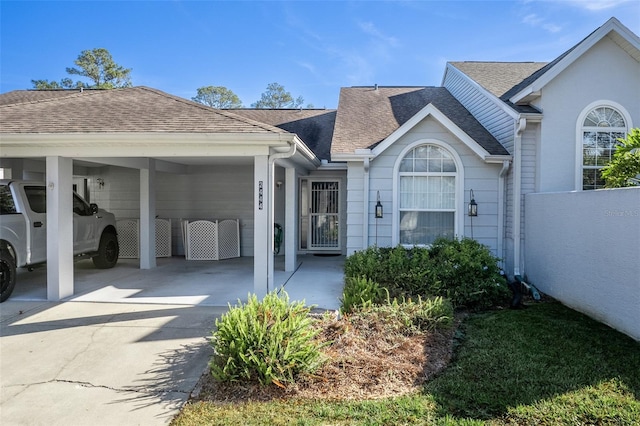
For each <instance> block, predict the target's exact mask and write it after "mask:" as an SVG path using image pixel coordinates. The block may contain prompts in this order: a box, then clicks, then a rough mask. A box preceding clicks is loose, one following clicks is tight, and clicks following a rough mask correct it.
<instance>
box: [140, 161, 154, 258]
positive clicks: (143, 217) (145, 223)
mask: <svg viewBox="0 0 640 426" xmlns="http://www.w3.org/2000/svg"><path fill="white" fill-rule="evenodd" d="M148 161H149V163H148V168H146V169H140V269H152V268H155V267H156V163H155V160H153V159H151V158H150V159H149V160H148Z"/></svg>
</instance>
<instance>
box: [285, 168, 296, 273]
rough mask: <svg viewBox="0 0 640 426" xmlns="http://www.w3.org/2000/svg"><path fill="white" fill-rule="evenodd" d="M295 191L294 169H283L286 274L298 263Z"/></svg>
mask: <svg viewBox="0 0 640 426" xmlns="http://www.w3.org/2000/svg"><path fill="white" fill-rule="evenodd" d="M297 190H298V180H297V179H296V169H295V168H293V167H287V168H286V169H285V192H284V196H285V202H284V203H285V211H284V270H285V271H287V272H292V271H295V270H296V266H297V263H298V250H297V244H296V236H297V235H298V215H297V210H298V206H297V200H298V196H297Z"/></svg>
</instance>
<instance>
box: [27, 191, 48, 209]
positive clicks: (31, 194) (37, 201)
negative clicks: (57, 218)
mask: <svg viewBox="0 0 640 426" xmlns="http://www.w3.org/2000/svg"><path fill="white" fill-rule="evenodd" d="M24 193H25V195H26V196H27V201H28V202H29V207H30V208H31V210H32V211H33V212H34V213H46V212H47V191H46V190H45V187H44V186H25V187H24Z"/></svg>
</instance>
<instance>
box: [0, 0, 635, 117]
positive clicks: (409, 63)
mask: <svg viewBox="0 0 640 426" xmlns="http://www.w3.org/2000/svg"><path fill="white" fill-rule="evenodd" d="M612 16H615V17H616V18H618V19H619V20H620V21H621V22H622V23H623V24H624V25H626V26H627V27H628V28H629V29H631V30H632V31H633V32H634V33H636V34H640V1H638V0H601V1H596V0H593V1H591V0H564V1H551V0H549V1H535V0H526V1H491V2H490V1H447V2H443V1H408V0H406V1H394V2H386V1H318V2H314V1H295V2H294V1H178V0H174V1H110V2H101V1H81V2H75V1H43V2H37V1H4V0H2V1H0V49H1V50H0V61H1V62H0V92H1V93H5V92H8V91H11V90H16V89H29V88H31V87H32V84H31V80H32V79H48V80H57V81H59V80H60V79H62V78H64V77H67V76H68V75H67V73H66V72H65V68H67V67H71V66H74V64H73V61H74V60H75V59H76V58H77V57H78V54H79V53H80V52H81V51H82V50H86V49H93V48H97V47H104V48H106V49H108V50H109V51H110V52H111V54H112V56H113V58H114V60H115V61H116V62H117V63H118V64H120V65H123V66H125V67H127V68H132V69H133V70H132V72H131V76H132V81H133V84H134V85H135V86H149V87H153V88H156V89H160V90H163V91H165V92H168V93H171V94H173V95H177V96H181V97H184V98H187V99H189V98H191V97H193V96H195V95H196V89H197V88H198V87H203V86H210V85H211V86H225V87H227V88H228V89H231V90H232V91H234V92H235V93H236V94H237V95H238V96H239V97H240V99H241V100H242V102H243V103H244V105H245V106H247V107H248V106H249V105H250V104H252V103H254V102H255V101H257V100H258V99H259V98H260V95H261V93H262V92H264V91H265V90H266V87H267V85H268V84H269V83H272V82H277V83H279V84H281V85H283V86H284V87H285V89H286V90H287V91H289V92H291V94H292V95H293V96H294V97H297V96H302V97H303V98H304V100H305V105H307V104H312V105H313V106H315V107H316V108H323V107H326V108H335V107H337V104H338V96H339V90H340V87H344V86H361V85H373V84H379V85H381V86H394V85H397V86H423V85H424V86H438V85H440V84H441V80H442V75H443V72H444V66H445V64H446V62H447V61H462V60H467V61H473V60H475V61H550V60H552V59H554V58H555V57H556V56H558V55H560V54H561V53H562V52H564V51H565V50H567V49H568V48H570V47H571V46H573V45H574V44H576V43H577V42H579V41H580V40H582V39H583V38H584V37H586V36H587V35H588V34H589V33H590V32H592V31H593V30H595V29H596V28H597V27H599V26H600V25H602V24H603V23H604V22H605V21H606V20H607V19H609V18H610V17H612ZM72 77H73V78H74V79H75V78H76V76H72Z"/></svg>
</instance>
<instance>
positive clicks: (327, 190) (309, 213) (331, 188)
mask: <svg viewBox="0 0 640 426" xmlns="http://www.w3.org/2000/svg"><path fill="white" fill-rule="evenodd" d="M300 188H301V191H302V194H301V197H300V199H301V201H302V203H303V205H302V208H301V212H302V216H301V223H300V225H301V226H300V229H301V231H302V232H300V234H301V238H300V246H301V248H302V249H306V250H309V251H339V250H340V182H339V181H337V180H311V179H309V180H307V179H304V180H303V181H302V184H301V185H300ZM305 230H306V232H305Z"/></svg>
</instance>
